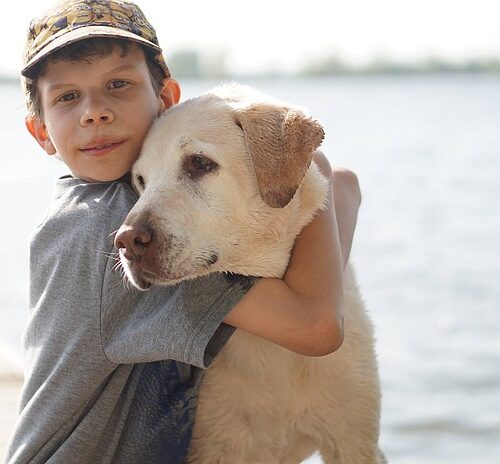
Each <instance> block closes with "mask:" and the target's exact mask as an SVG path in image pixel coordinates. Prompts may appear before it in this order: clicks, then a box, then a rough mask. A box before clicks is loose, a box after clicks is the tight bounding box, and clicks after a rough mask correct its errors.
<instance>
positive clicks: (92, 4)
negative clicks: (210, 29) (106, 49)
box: [21, 0, 170, 77]
mask: <svg viewBox="0 0 500 464" xmlns="http://www.w3.org/2000/svg"><path fill="white" fill-rule="evenodd" d="M93 37H113V38H123V39H128V40H131V41H134V42H137V43H139V44H142V45H144V46H146V47H147V48H150V49H151V50H153V52H156V54H155V55H154V59H155V61H156V62H157V63H158V65H159V66H160V68H161V69H162V70H163V72H164V74H165V77H169V76H170V72H169V70H168V67H167V65H166V63H165V59H164V57H163V55H162V50H161V48H160V45H159V43H158V39H157V37H156V32H155V30H154V29H153V26H151V24H150V23H149V21H148V20H147V19H146V17H145V16H144V13H143V12H142V11H141V10H140V8H139V7H138V6H137V5H135V4H133V3H132V2H128V1H124V0H66V1H63V2H62V3H60V4H58V5H57V6H55V7H54V8H52V9H51V10H49V11H47V12H46V13H45V14H44V15H43V16H41V17H39V18H36V19H34V20H33V21H32V22H31V24H30V28H29V32H28V40H27V43H26V49H25V55H24V67H23V69H22V70H21V74H22V75H23V76H24V77H32V75H31V74H30V72H32V71H33V69H34V67H35V65H36V64H37V63H39V62H40V61H41V60H43V59H44V58H46V57H47V56H49V55H50V54H51V53H53V52H55V51H56V50H58V49H60V48H62V47H65V46H67V45H69V44H71V43H74V42H77V41H79V40H83V39H89V38H93Z"/></svg>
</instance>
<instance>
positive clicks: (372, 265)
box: [0, 0, 500, 464]
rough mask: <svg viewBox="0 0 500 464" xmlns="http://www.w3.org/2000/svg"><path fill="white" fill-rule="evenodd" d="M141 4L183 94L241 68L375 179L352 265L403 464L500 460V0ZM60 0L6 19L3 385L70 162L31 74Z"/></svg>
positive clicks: (389, 437) (340, 160)
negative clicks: (48, 139)
mask: <svg viewBox="0 0 500 464" xmlns="http://www.w3.org/2000/svg"><path fill="white" fill-rule="evenodd" d="M137 1H138V4H139V6H140V7H141V8H142V9H143V11H144V12H145V14H146V16H147V17H148V18H149V19H150V20H151V22H152V23H153V25H154V26H155V28H156V30H157V33H158V37H159V40H160V43H161V44H162V46H163V48H164V50H165V56H166V58H167V62H168V63H169V66H170V68H171V71H172V73H173V75H174V76H176V77H177V78H178V80H179V81H180V83H181V86H182V90H183V98H189V97H192V96H195V95H197V94H199V93H201V92H204V91H206V90H209V89H210V88H211V87H213V86H214V85H216V84H217V83H219V82H221V81H223V80H227V79H233V80H238V81H242V82H245V83H247V84H250V85H252V86H254V87H256V88H258V89H260V90H263V91H265V92H268V93H270V94H272V95H274V96H276V97H279V98H281V99H283V100H287V101H290V102H292V103H296V104H299V105H303V106H305V107H307V108H308V109H309V110H310V111H311V113H312V114H313V115H314V116H315V117H316V118H317V119H318V120H320V121H321V123H322V124H323V126H324V128H325V131H326V138H325V141H324V144H323V147H322V149H323V151H324V152H325V153H326V155H327V156H328V158H329V159H330V161H331V163H332V164H336V165H342V166H346V167H348V168H350V169H352V170H353V171H355V172H356V174H357V175H358V177H359V181H360V184H361V188H362V193H363V204H362V208H361V210H360V215H359V222H358V227H357V231H356V236H355V241H354V245H353V251H352V261H353V263H354V265H355V267H356V268H357V273H358V278H359V283H360V286H361V290H362V293H363V296H364V299H365V301H366V306H367V309H368V311H369V313H370V315H371V318H372V320H373V321H374V324H375V327H376V333H377V352H378V360H379V369H380V376H381V380H382V390H383V402H382V423H381V447H382V448H383V450H384V451H385V452H386V454H387V457H388V458H389V461H390V462H392V463H401V464H444V463H453V464H497V463H498V462H500V442H499V441H498V437H499V436H500V337H499V335H498V334H499V329H500V214H499V213H500V33H499V28H498V18H500V3H499V2H498V1H497V0H475V1H461V0H455V1H452V0H433V1H431V0H420V1H418V2H416V1H411V2H410V1H405V0H378V1H377V2H372V1H369V0H366V1H362V0H351V1H349V2H345V1H338V0H330V1H328V2H325V1H319V0H309V1H308V2H296V1H280V0H278V1H274V2H270V1H264V0H254V1H252V2H247V3H238V4H236V3H234V2H230V1H229V0H228V1H224V0H213V1H212V2H201V1H200V2H177V3H170V4H169V3H167V2H165V3H163V2H161V3H160V2H156V1H153V0H137ZM52 3H53V2H50V1H45V0H36V1H35V0H24V1H23V2H22V3H21V2H19V3H18V4H17V5H14V4H11V5H9V6H8V7H7V10H8V11H7V15H5V16H6V17H8V18H9V21H8V22H7V21H5V22H4V24H2V28H1V29H0V47H1V56H2V60H1V61H0V101H1V102H2V109H1V110H0V140H1V141H2V151H3V153H2V169H0V181H1V184H0V185H1V186H2V187H3V189H4V191H3V194H2V195H1V196H0V211H1V217H2V227H1V228H0V234H1V235H0V243H1V246H0V258H1V259H0V382H2V381H6V379H9V378H10V377H9V375H10V374H9V371H10V372H12V371H16V370H20V366H21V363H22V355H21V342H20V340H21V335H22V332H23V328H24V326H25V324H26V321H27V314H28V310H27V299H28V277H27V276H28V242H29V237H30V235H31V233H32V231H33V230H34V228H35V227H36V225H37V224H38V223H39V222H40V221H41V220H42V218H43V216H44V212H45V209H46V207H47V204H48V201H49V198H50V195H51V191H52V186H53V183H54V179H55V178H57V176H59V175H61V174H64V173H65V172H66V170H65V168H64V165H62V164H61V163H60V162H58V161H56V160H54V159H52V158H48V157H47V156H44V154H43V152H42V151H41V150H40V148H39V147H38V146H37V145H36V143H35V142H34V141H33V140H31V139H30V137H29V135H28V133H27V131H26V130H25V129H24V105H23V96H22V93H21V90H20V85H19V79H18V77H17V73H18V71H19V69H20V67H21V54H22V48H23V43H24V39H25V30H26V27H27V24H28V22H29V20H30V19H31V18H32V17H33V16H34V15H36V14H37V13H39V12H41V11H43V10H44V9H46V8H47V7H48V6H50V5H52ZM4 12H5V10H4ZM332 388H334V386H333V387H332ZM5 398H7V399H5ZM5 398H4V400H3V401H2V400H1V399H0V407H2V408H3V411H0V434H1V435H2V436H1V437H0V448H1V443H2V442H3V441H5V440H6V435H7V434H8V429H9V427H10V426H11V422H9V421H11V418H10V417H11V416H9V414H7V411H11V410H12V404H11V403H12V397H10V396H9V397H7V396H5ZM0 454H1V450H0ZM320 462H321V460H320V458H319V457H317V456H316V457H313V458H311V459H310V460H309V461H308V463H310V464H312V463H320Z"/></svg>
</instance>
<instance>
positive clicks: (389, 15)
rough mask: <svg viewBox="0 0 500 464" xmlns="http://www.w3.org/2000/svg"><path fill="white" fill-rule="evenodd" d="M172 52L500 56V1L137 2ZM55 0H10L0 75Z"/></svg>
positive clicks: (275, 65)
mask: <svg viewBox="0 0 500 464" xmlns="http://www.w3.org/2000/svg"><path fill="white" fill-rule="evenodd" d="M136 3H137V4H138V5H139V6H140V7H141V9H142V10H143V11H144V13H145V14H146V16H147V17H148V19H149V20H150V22H151V23H152V24H153V26H154V27H155V29H156V31H157V35H158V38H159V40H160V44H161V45H162V47H163V49H164V51H165V55H166V56H167V60H168V53H169V52H172V51H177V50H181V49H186V48H194V49H196V50H199V51H200V52H202V53H203V54H204V56H206V57H208V58H210V56H211V55H212V54H214V53H217V52H224V53H226V55H227V62H226V64H227V67H228V68H229V70H230V71H231V72H235V73H259V72H263V71H285V72H286V71H292V72H293V71H296V70H298V69H300V67H301V66H303V65H304V64H305V63H308V62H309V61H311V60H314V59H317V58H321V57H322V56H325V55H331V54H334V55H337V56H339V57H342V58H343V59H344V60H346V61H347V62H349V63H351V64H354V65H356V64H360V65H361V64H364V63H367V62H370V61H371V60H373V59H374V58H388V59H393V60H397V61H403V62H412V61H416V60H419V59H422V58H424V59H425V58H427V57H441V58H445V59H448V60H451V61H460V60H464V59H468V58H471V57H480V58H481V57H496V58H500V27H499V18H500V0H411V1H409V0H301V1H296V0H252V1H245V2H241V1H237V0H211V1H203V0H201V1H198V0H197V1H189V0H176V1H171V0H167V1H163V0H137V1H136ZM53 4H54V0H22V1H18V2H9V4H8V5H7V6H6V7H4V9H3V17H4V18H9V20H8V21H5V20H4V21H3V24H2V27H1V28H0V44H1V47H2V49H1V52H2V62H1V63H0V75H1V74H16V73H17V72H18V70H19V69H20V67H21V55H22V50H23V45H24V40H25V32H26V29H27V26H28V24H29V21H30V20H31V18H32V17H33V16H35V15H37V14H38V13H40V12H43V11H44V10H45V9H47V8H48V7H50V6H52V5H53Z"/></svg>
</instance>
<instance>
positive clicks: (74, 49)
mask: <svg viewBox="0 0 500 464" xmlns="http://www.w3.org/2000/svg"><path fill="white" fill-rule="evenodd" d="M132 46H140V47H141V48H142V49H143V51H144V55H145V58H146V64H147V66H148V70H149V76H150V78H151V83H152V84H153V89H154V91H155V92H156V93H157V94H159V92H160V90H161V88H162V87H163V79H164V77H165V72H164V70H163V69H162V68H161V67H160V66H159V65H158V63H157V62H156V60H155V58H154V55H153V52H151V50H150V49H147V48H146V47H142V46H141V45H139V44H135V43H133V42H130V41H128V40H126V39H115V38H111V37H96V38H93V39H86V40H81V41H79V42H74V43H72V44H70V45H67V46H66V47H64V48H61V49H59V50H56V51H55V52H54V53H52V54H51V55H50V56H48V57H47V58H45V59H44V60H42V61H40V62H39V63H37V64H36V65H35V66H34V67H33V68H32V71H31V76H32V77H26V78H25V79H24V89H25V95H26V107H27V110H28V118H38V119H42V118H43V111H42V103H41V100H40V94H39V92H38V86H37V82H38V78H39V77H40V76H43V75H44V74H45V72H46V71H47V65H48V63H49V62H57V61H69V62H75V63H78V62H80V63H81V62H85V61H88V60H89V59H92V58H95V57H100V58H102V57H106V56H109V55H111V54H112V53H113V51H114V50H118V51H120V53H121V56H125V55H126V54H127V53H128V51H129V50H130V47H132Z"/></svg>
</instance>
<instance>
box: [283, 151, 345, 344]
mask: <svg viewBox="0 0 500 464" xmlns="http://www.w3.org/2000/svg"><path fill="white" fill-rule="evenodd" d="M315 161H316V162H317V164H318V166H319V168H320V170H321V171H322V173H323V174H324V175H325V176H326V177H327V178H328V179H329V182H330V187H329V189H328V191H327V203H326V207H325V208H324V209H323V210H321V211H319V212H318V214H317V215H316V217H315V218H314V220H313V221H312V222H311V223H310V224H308V225H307V226H306V227H305V228H304V229H303V231H302V232H301V234H300V235H299V237H297V239H296V241H295V245H294V248H293V252H292V255H291V258H290V263H289V265H288V269H287V271H286V273H285V275H284V277H283V280H284V282H285V283H286V284H287V285H288V286H289V287H290V289H291V290H292V291H293V292H294V293H295V294H296V295H297V296H298V297H299V298H300V299H304V300H306V301H310V302H311V305H310V307H306V308H304V311H311V310H313V311H314V312H315V313H316V317H317V318H318V320H320V321H324V324H337V326H338V327H341V324H342V303H343V283H342V272H343V264H342V252H341V246H340V240H339V229H338V225H337V217H336V214H335V208H334V205H335V203H334V193H333V192H334V189H333V188H332V175H331V169H330V165H329V163H328V161H327V160H326V159H325V158H324V155H317V156H316V157H315ZM338 336H340V337H341V336H342V334H341V333H340V331H339V333H338Z"/></svg>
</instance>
